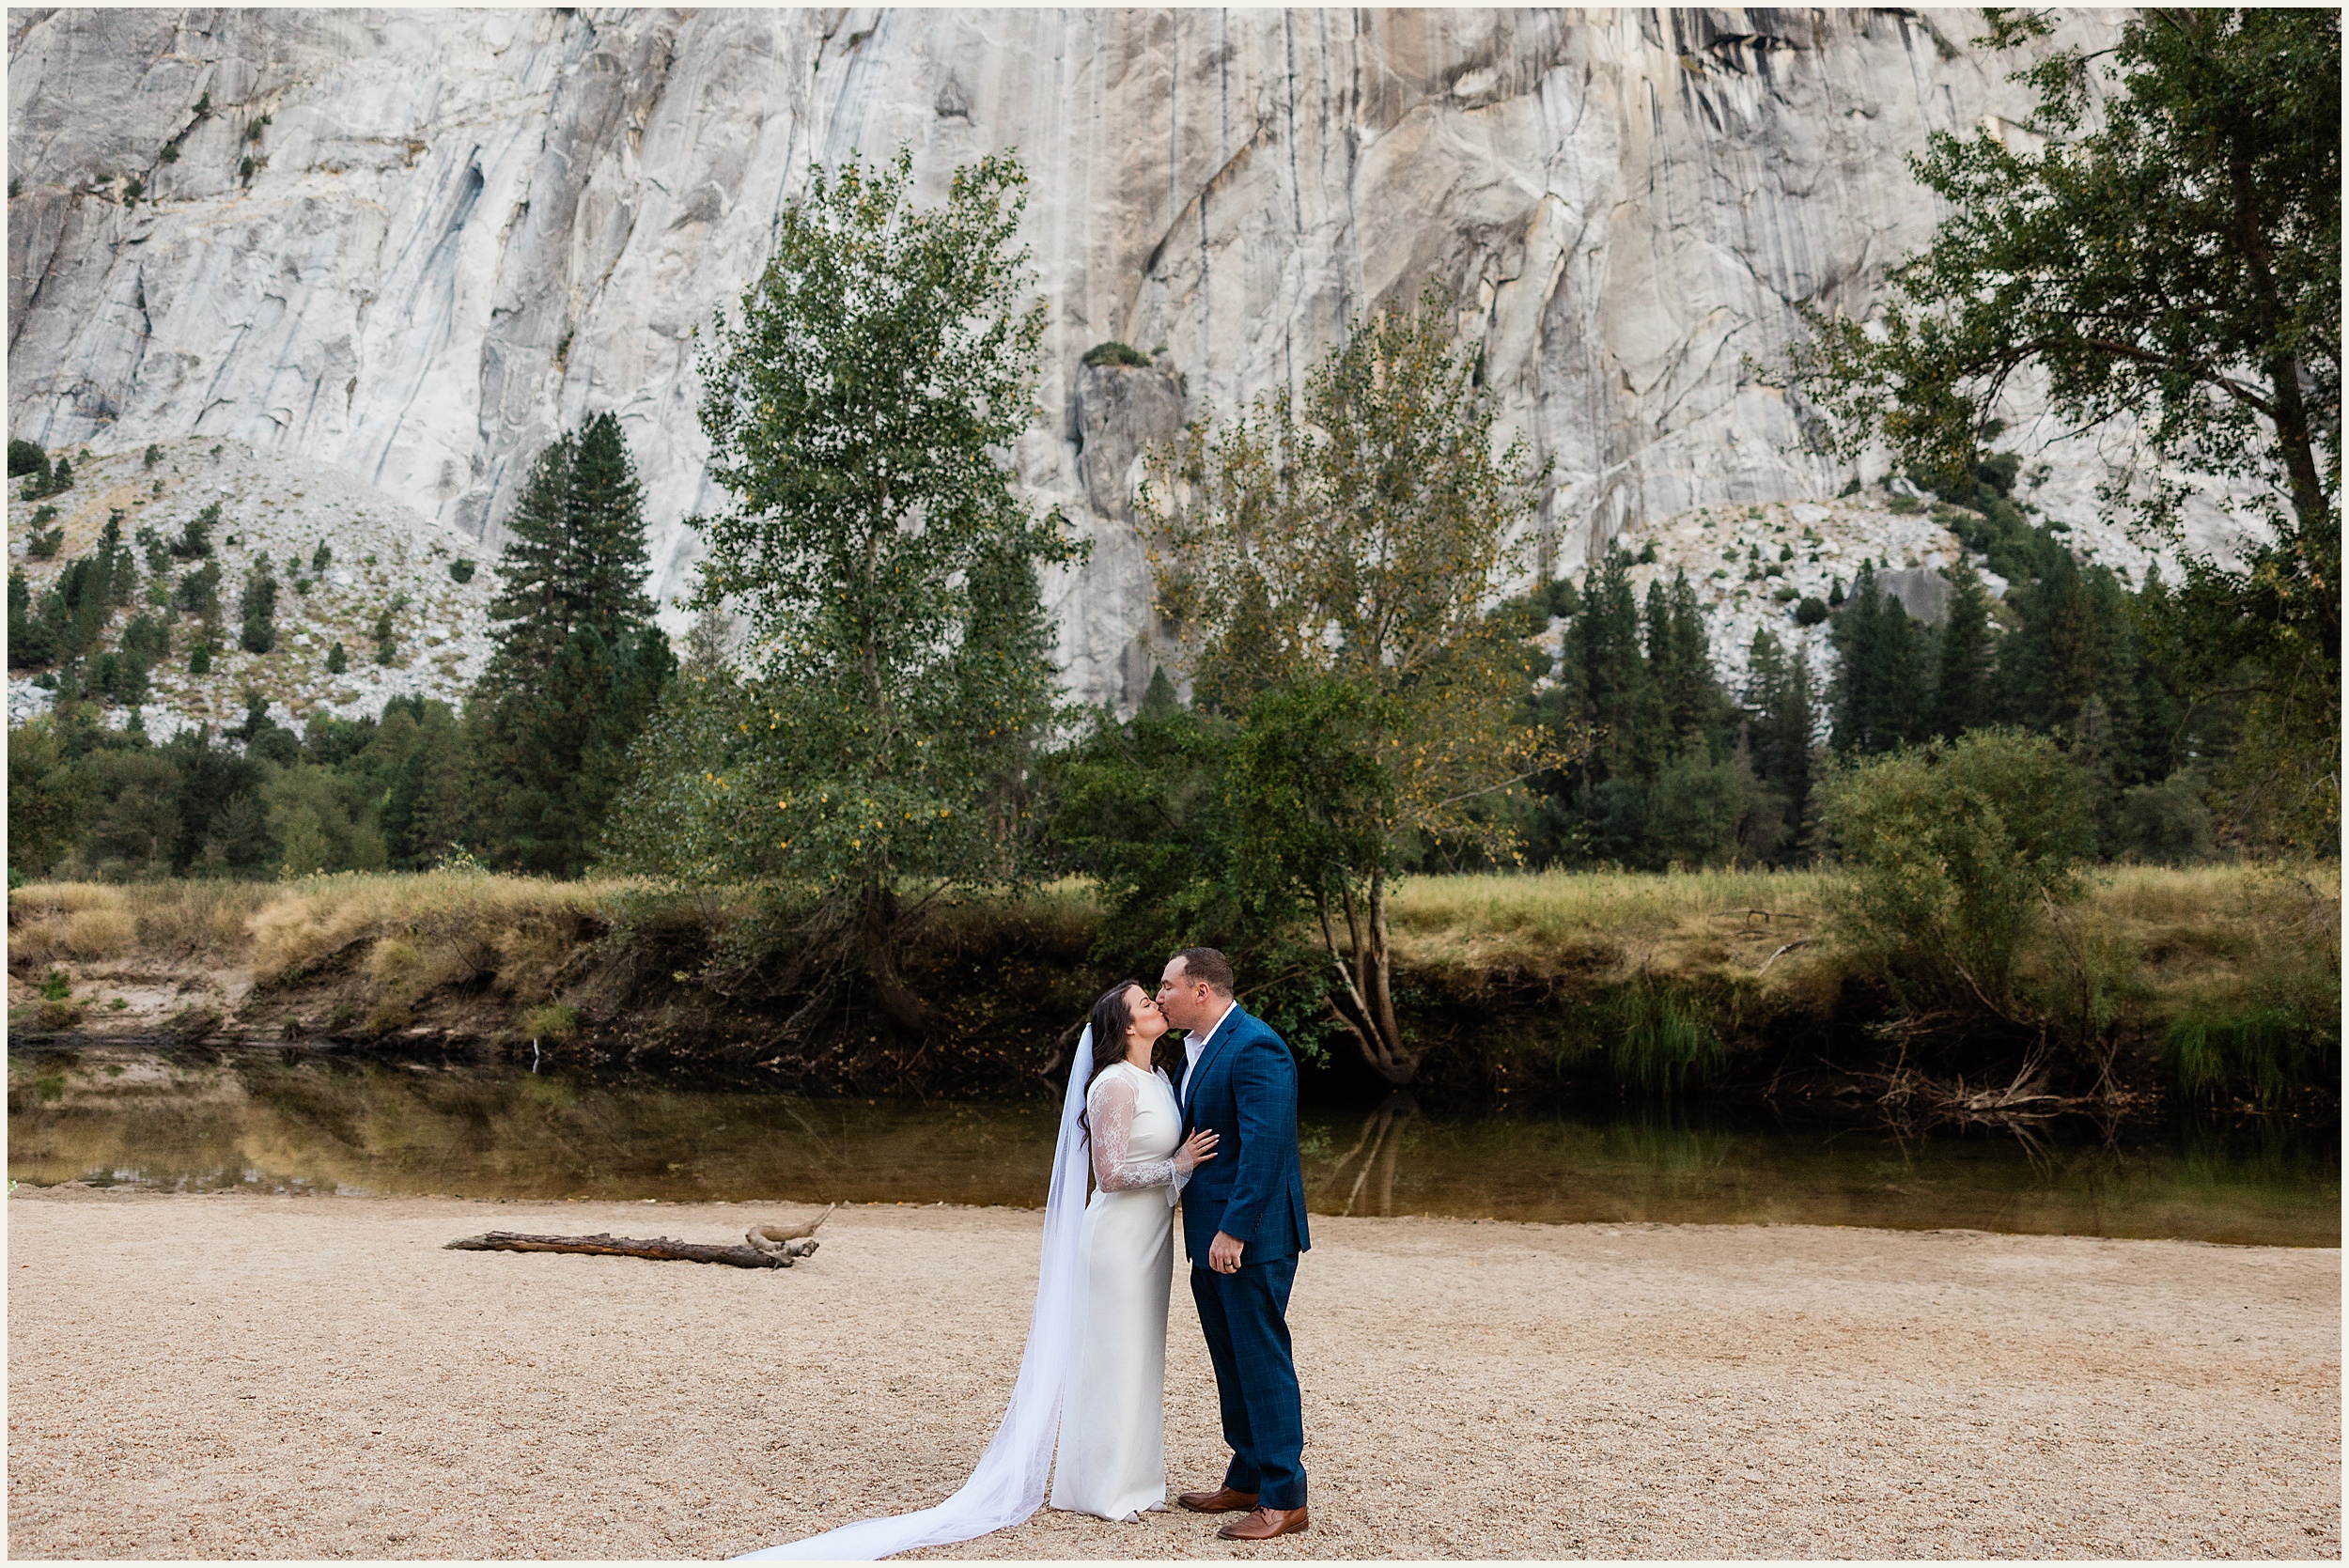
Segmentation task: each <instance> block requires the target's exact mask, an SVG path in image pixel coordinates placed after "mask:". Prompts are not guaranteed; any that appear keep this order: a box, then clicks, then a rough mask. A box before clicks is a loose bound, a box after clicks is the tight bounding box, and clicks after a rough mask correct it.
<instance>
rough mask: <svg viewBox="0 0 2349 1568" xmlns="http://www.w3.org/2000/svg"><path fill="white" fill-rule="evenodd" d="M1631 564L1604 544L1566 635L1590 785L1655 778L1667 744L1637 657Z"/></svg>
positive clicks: (1661, 714)
mask: <svg viewBox="0 0 2349 1568" xmlns="http://www.w3.org/2000/svg"><path fill="white" fill-rule="evenodd" d="M1630 567H1631V557H1630V556H1629V555H1628V554H1626V552H1625V551H1623V550H1622V549H1621V548H1610V550H1609V551H1607V553H1606V555H1605V556H1604V557H1602V558H1601V560H1600V562H1599V564H1598V566H1597V567H1596V568H1595V570H1594V571H1592V572H1590V573H1588V574H1586V577H1585V581H1584V582H1583V588H1582V613H1581V614H1579V615H1578V616H1576V617H1575V620H1574V632H1573V636H1572V637H1571V639H1570V649H1571V656H1572V657H1573V658H1574V660H1575V661H1576V662H1577V663H1578V664H1579V666H1580V668H1581V674H1582V682H1581V685H1582V718H1583V720H1584V722H1587V723H1588V724H1589V725H1590V727H1591V753H1590V759H1589V762H1588V763H1587V765H1586V768H1587V772H1588V775H1589V777H1590V780H1591V782H1592V783H1593V784H1603V783H1606V782H1607V781H1609V780H1621V781H1624V782H1625V783H1626V784H1636V783H1644V782H1646V781H1647V780H1649V779H1652V778H1654V777H1655V776H1656V769H1657V766H1658V764H1659V763H1660V762H1661V760H1662V752H1663V749H1664V746H1665V742H1666V736H1665V730H1666V726H1667V722H1668V720H1667V714H1666V710H1665V707H1664V699H1663V694H1662V693H1661V692H1660V691H1657V687H1656V680H1655V677H1654V675H1653V673H1652V672H1651V671H1650V669H1649V666H1648V660H1646V659H1645V658H1644V657H1642V650H1641V645H1640V644H1641V626H1640V612H1639V609H1638V608H1637V606H1636V605H1635V604H1634V602H1633V600H1632V598H1631V578H1630ZM1665 636H1666V638H1667V640H1669V632H1668V631H1667V632H1666V633H1665ZM1615 815H1618V816H1620V815H1622V813H1621V810H1620V809H1618V811H1617V812H1616V814H1615Z"/></svg>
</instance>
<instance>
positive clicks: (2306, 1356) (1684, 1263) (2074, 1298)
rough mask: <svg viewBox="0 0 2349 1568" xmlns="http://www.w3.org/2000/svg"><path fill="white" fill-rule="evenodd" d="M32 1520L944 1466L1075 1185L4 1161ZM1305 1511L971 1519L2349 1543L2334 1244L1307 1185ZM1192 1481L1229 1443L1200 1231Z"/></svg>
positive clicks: (2022, 1549)
mask: <svg viewBox="0 0 2349 1568" xmlns="http://www.w3.org/2000/svg"><path fill="white" fill-rule="evenodd" d="M786 1217H787V1214H786V1211H781V1210H778V1209H776V1208H773V1207H769V1206H754V1205H728V1204H707V1205H661V1206H658V1207H656V1206H652V1205H647V1204H627V1203H506V1204H501V1203H474V1202H461V1201H457V1200H451V1199H373V1198H293V1199H283V1198H262V1197H252V1196H245V1195H239V1194H224V1195H219V1196H207V1197H194V1196H156V1195H129V1194H121V1193H107V1192H94V1191H88V1190H74V1189H70V1188H52V1189H48V1190H45V1191H40V1190H35V1189H32V1188H19V1189H18V1190H17V1191H16V1193H15V1194H14V1195H13V1196H12V1197H11V1200H10V1202H9V1203H8V1220H9V1236H8V1281H9V1282H10V1284H11V1285H12V1286H13V1287H14V1288H13V1289H12V1290H11V1291H10V1292H9V1293H8V1551H9V1553H10V1555H12V1556H15V1557H20V1558H21V1557H69V1556H72V1557H237V1556H246V1557H272V1558H295V1557H329V1556H356V1557H387V1558H388V1557H473V1556H521V1557H589V1558H602V1557H616V1558H644V1557H668V1556H695V1557H707V1556H719V1555H723V1554H727V1553H732V1552H738V1551H742V1550H746V1549H749V1548H751V1547H754V1546H759V1545H767V1544H769V1543H770V1542H773V1541H777V1540H783V1539H787V1538H790V1537H793V1536H797V1535H801V1534H804V1533H808V1532H810V1531H813V1530H816V1529H822V1528H826V1527H829V1526H832V1525H834V1524H839V1523H844V1522H846V1521H848V1520H849V1519H852V1518H855V1517H859V1516H862V1515H863V1514H872V1513H879V1512H884V1511H894V1510H898V1509H904V1508H910V1507H916V1506H921V1505H925V1504H927V1503H929V1502H932V1501H935V1500H937V1499H938V1498H941V1496H943V1495H944V1494H945V1493H946V1492H948V1491H950V1490H951V1489H952V1488H953V1487H954V1486H955V1485H956V1484H957V1483H959V1481H960V1479H961V1477H962V1476H963V1474H964V1473H965V1471H966V1470H967V1468H968V1467H969V1466H970V1464H971V1463H972V1460H973V1459H974V1458H975V1457H976V1456H977V1454H978V1452H979V1450H980V1449H981V1447H983V1446H984V1443H985V1439H986V1436H987V1434H988V1431H989V1430H991V1428H992V1424H993V1421H994V1420H995V1418H996V1416H997V1415H998V1414H999V1413H1000V1410H1001V1407H1002V1404H1003V1397H1004V1395H1005V1393H1006V1392H1007V1390H1008V1389H1009V1386H1010V1379H1011V1374H1012V1370H1013V1368H1014V1367H1015V1366H1016V1364H1017V1360H1018V1357H1019V1348H1020V1341H1021V1338H1022V1335H1023V1334H1024V1332H1025V1327H1026V1321H1027V1310H1028V1304H1029V1300H1030V1298H1031V1295H1032V1292H1033V1289H1034V1284H1033V1281H1034V1246H1035V1236H1036V1229H1037V1224H1038V1217H1037V1216H1036V1215H1034V1214H1033V1213H1030V1212H1023V1211H1016V1210H1006V1209H946V1208H926V1209H925V1208H898V1207H864V1208H852V1209H843V1210H841V1211H840V1212H839V1213H838V1214H837V1215H835V1216H834V1217H833V1219H832V1223H831V1224H830V1225H829V1226H827V1227H826V1229H825V1232H824V1246H823V1249H822V1250H821V1251H819V1252H818V1253H817V1256H816V1257H815V1258H813V1259H811V1260H809V1261H808V1262H806V1263H804V1264H801V1265H800V1266H799V1267H797V1268H795V1269H793V1270H791V1271H789V1272H787V1273H785V1272H757V1273H753V1272H749V1271H744V1270H736V1269H730V1268H719V1267H704V1266H696V1265H688V1264H648V1263H638V1262H632V1261H629V1260H623V1259H611V1258H586V1257H570V1256H544V1255H537V1256H534V1255H518V1254H510V1253H480V1252H448V1251H443V1250H440V1244H441V1243H442V1242H444V1241H447V1240H450V1239H452V1238H454V1237H456V1236H459V1235H463V1234H470V1233H473V1232H477V1231H481V1230H488V1229H506V1230H524V1231H563V1232H591V1231H599V1230H611V1231H614V1232H617V1233H619V1234H636V1235H647V1234H668V1235H676V1236H682V1237H688V1238H692V1239H708V1240H717V1239H723V1238H727V1237H730V1236H733V1235H739V1233H740V1232H741V1231H742V1230H743V1229H744V1228H745V1226H746V1225H747V1224H748V1223H749V1221H750V1220H751V1219H754V1218H757V1219H778V1218H786ZM1314 1228H1315V1237H1316V1240H1317V1241H1318V1242H1319V1245H1318V1246H1317V1247H1316V1248H1315V1250H1314V1252H1313V1253H1312V1255H1311V1256H1310V1257H1309V1258H1307V1259H1306V1261H1305V1264H1304V1266H1303V1267H1302V1268H1301V1269H1300V1271H1299V1276H1298V1286H1297V1296H1296V1300H1295V1303H1294V1305H1293V1308H1292V1312H1291V1320H1292V1324H1293V1326H1294V1328H1295V1332H1296V1338H1297V1346H1298V1361H1299V1371H1300V1374H1301V1375H1302V1378H1303V1381H1304V1386H1305V1423H1306V1432H1307V1438H1308V1446H1307V1449H1306V1464H1307V1467H1308V1468H1309V1469H1310V1471H1311V1473H1312V1477H1313V1483H1312V1484H1313V1504H1314V1512H1315V1525H1314V1529H1313V1531H1312V1533H1310V1534H1307V1535H1304V1536H1299V1537H1294V1538H1291V1539H1288V1540H1284V1541H1281V1542H1277V1543H1274V1544H1272V1545H1268V1546H1261V1547H1252V1548H1240V1547H1237V1546H1234V1545H1229V1544H1226V1543H1222V1542H1219V1541H1217V1540H1215V1539H1214V1537H1213V1534H1212V1529H1213V1525H1212V1522H1210V1521H1207V1520H1203V1519H1200V1518H1198V1517H1196V1516H1193V1515H1189V1514H1172V1515H1163V1516H1159V1515H1154V1516H1150V1517H1148V1518H1145V1519H1144V1520H1143V1522H1142V1523H1140V1524H1137V1525H1126V1526H1115V1525H1108V1524H1103V1523H1099V1522H1097V1521H1093V1520H1078V1519H1073V1518H1070V1517H1067V1516H1065V1515H1060V1514H1051V1513H1049V1512H1048V1513H1045V1514H1039V1515H1038V1517H1037V1518H1036V1519H1035V1520H1034V1521H1032V1522H1031V1523H1029V1524H1028V1525H1026V1526H1024V1527H1022V1528H1021V1529H1017V1530H1012V1531H1007V1532H1004V1533H1003V1534H1001V1535H998V1536H994V1537H990V1538H988V1539H986V1540H983V1541H979V1542H975V1543H972V1544H971V1545H969V1546H966V1547H963V1548H949V1549H947V1550H946V1551H943V1552H941V1553H938V1554H934V1555H956V1556H961V1555H986V1556H1001V1557H1014V1558H1051V1557H1068V1558H1103V1557H1152V1558H1172V1557H1183V1558H1190V1557H1236V1556H1260V1557H1315V1556H1322V1557H1388V1556H1405V1557H1519V1556H1523V1557H1576V1556H1601V1557H1715V1556H1748V1555H1758V1556H1768V1557H1805V1556H1822V1555H1823V1556H1836V1557H1879V1556H1880V1557H1906V1556H1934V1557H1995V1556H2025V1557H2068V1556H2085V1555H2096V1556H2128V1557H2193V1556H2288V1557H2338V1556H2339V1555H2340V1554H2341V1362H2340V1356H2341V1254H2340V1253H2339V1251H2337V1250H2283V1249H2260V1248H2217V1247H2206V1246H2200V1245H2195V1244H2190V1243H2178V1242H2137V1241H2099V1240H2091V1239H2081V1238H2070V1237H2034V1236H2007V1235H1989V1234H1979V1233H1973V1232H1934V1233H1904V1232H1889V1231H1866V1230H1836V1229H1815V1228H1809V1227H1792V1226H1789V1227H1692V1226H1606V1225H1581V1226H1543V1225H1511V1224H1495V1223H1475V1222H1470V1221H1455V1220H1436V1219H1354V1220H1345V1219H1323V1218H1319V1217H1316V1219H1315V1222H1314ZM1170 1334H1171V1338H1172V1342H1173V1343H1172V1345H1171V1347H1170V1354H1169V1357H1168V1368H1167V1378H1168V1398H1167V1427H1168V1432H1167V1449H1168V1456H1169V1463H1170V1466H1171V1467H1172V1468H1171V1474H1170V1477H1169V1481H1170V1487H1171V1489H1181V1488H1185V1487H1190V1486H1194V1485H1207V1484H1211V1483H1213V1482H1215V1481H1216V1480H1217V1479H1218V1478H1219V1476H1220V1474H1221V1456H1222V1455H1221V1447H1220V1445H1219V1444H1218V1442H1217V1438H1216V1433H1215V1406H1214V1396H1213V1389H1212V1383H1211V1378H1210V1375H1209V1374H1208V1371H1207V1365H1206V1356H1205V1353H1204V1352H1203V1350H1202V1349H1201V1347H1200V1343H1199V1335H1198V1326H1197V1322H1196V1319H1195V1318H1194V1316H1193V1315H1192V1312H1191V1308H1190V1298H1189V1293H1188V1291H1187V1290H1186V1289H1185V1288H1184V1286H1183V1283H1182V1281H1181V1280H1180V1277H1179V1276H1178V1278H1177V1281H1176V1288H1175V1306H1174V1311H1173V1314H1172V1318H1171V1327H1170Z"/></svg>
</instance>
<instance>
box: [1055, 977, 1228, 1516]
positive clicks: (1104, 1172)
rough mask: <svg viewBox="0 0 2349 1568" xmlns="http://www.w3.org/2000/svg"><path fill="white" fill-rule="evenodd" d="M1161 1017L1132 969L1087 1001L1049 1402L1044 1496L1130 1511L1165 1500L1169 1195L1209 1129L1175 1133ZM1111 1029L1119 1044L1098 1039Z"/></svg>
mask: <svg viewBox="0 0 2349 1568" xmlns="http://www.w3.org/2000/svg"><path fill="white" fill-rule="evenodd" d="M1165 1032H1166V1017H1165V1015H1164V1014H1162V1013H1160V1012H1159V1007H1158V1003H1157V1002H1155V1001H1151V1000H1150V994H1149V993H1148V992H1147V991H1144V990H1143V988H1142V987H1141V986H1137V985H1135V984H1134V983H1132V982H1131V981H1128V982H1127V983H1126V984H1124V985H1122V986H1113V987H1112V988H1111V989H1110V990H1109V991H1107V992H1105V993H1104V994H1103V995H1102V997H1101V1000H1100V1001H1097V1002H1095V1003H1094V1004H1093V1038H1094V1041H1095V1048H1094V1056H1095V1060H1094V1066H1093V1081H1092V1082H1091V1083H1089V1084H1087V1085H1086V1086H1085V1109H1084V1115H1083V1116H1082V1118H1081V1121H1082V1122H1083V1123H1084V1125H1085V1126H1086V1141H1087V1142H1088V1143H1089V1144H1090V1146H1091V1148H1092V1151H1093V1161H1092V1163H1093V1185H1094V1193H1093V1202H1092V1203H1089V1204H1087V1205H1086V1207H1085V1218H1084V1230H1083V1236H1082V1239H1081V1241H1080V1242H1079V1243H1078V1245H1077V1268H1078V1273H1079V1275H1080V1276H1081V1280H1082V1290H1083V1295H1082V1296H1081V1305H1080V1307H1079V1309H1078V1317H1079V1324H1080V1327H1079V1330H1078V1341H1079V1348H1078V1351H1077V1358H1076V1366H1075V1368H1074V1372H1075V1382H1074V1384H1073V1385H1072V1387H1071V1388H1070V1389H1069V1392H1068V1395H1067V1398H1066V1403H1065V1404H1064V1405H1062V1407H1061V1420H1060V1459H1059V1463H1058V1464H1057V1465H1056V1466H1055V1467H1054V1468H1053V1474H1052V1506H1053V1507H1054V1508H1060V1509H1067V1510H1071V1511H1073V1512H1076V1513H1080V1514H1097V1515H1098V1516H1099V1517H1101V1518H1104V1519H1118V1520H1125V1521H1131V1520H1133V1519H1136V1518H1139V1517H1140V1516H1141V1515H1142V1514H1143V1513H1144V1512H1154V1513H1160V1514H1163V1513H1164V1512H1166V1418H1165V1395H1166V1293H1167V1286H1168V1284H1169V1282H1170V1281H1172V1280H1173V1278H1174V1269H1175V1227H1174V1212H1175V1199H1176V1197H1177V1196H1179V1195H1180V1194H1181V1192H1182V1189H1183V1184H1184V1183H1185V1182H1186V1181H1188V1180H1189V1179H1190V1173H1191V1172H1193V1171H1194V1170H1196V1169H1198V1167H1199V1165H1200V1164H1201V1162H1203V1161H1205V1160H1209V1159H1213V1158H1214V1157H1215V1134H1214V1133H1211V1132H1194V1133H1192V1134H1191V1135H1190V1138H1189V1139H1188V1140H1185V1139H1183V1138H1182V1125H1183V1113H1182V1110H1181V1108H1180V1107H1178V1106H1177V1105H1176V1104H1175V1086H1174V1084H1173V1083H1171V1082H1169V1081H1168V1079H1167V1077H1166V1074H1165V1073H1164V1072H1161V1071H1155V1070H1153V1069H1152V1067H1151V1065H1150V1054H1151V1049H1152V1048H1153V1047H1155V1046H1156V1045H1157V1044H1158V1041H1159V1035H1161V1034H1164V1033H1165ZM1104 1040H1109V1041H1118V1042H1122V1043H1123V1044H1124V1047H1125V1048H1124V1050H1123V1051H1122V1052H1114V1051H1112V1050H1109V1049H1103V1048H1101V1046H1100V1042H1101V1041H1104Z"/></svg>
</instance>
